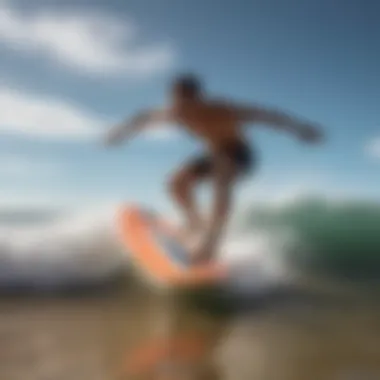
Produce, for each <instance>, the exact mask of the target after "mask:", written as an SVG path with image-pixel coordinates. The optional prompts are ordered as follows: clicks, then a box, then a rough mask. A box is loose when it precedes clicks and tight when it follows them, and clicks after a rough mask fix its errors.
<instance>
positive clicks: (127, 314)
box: [0, 287, 380, 380]
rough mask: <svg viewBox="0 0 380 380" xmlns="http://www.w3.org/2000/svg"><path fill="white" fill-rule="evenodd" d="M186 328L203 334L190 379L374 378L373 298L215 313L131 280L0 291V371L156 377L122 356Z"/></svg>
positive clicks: (376, 329) (379, 334) (379, 317)
mask: <svg viewBox="0 0 380 380" xmlns="http://www.w3.org/2000/svg"><path fill="white" fill-rule="evenodd" d="M184 332H190V333H191V335H192V336H197V337H200V338H201V339H204V340H205V341H207V344H206V346H205V347H206V348H205V352H203V360H201V361H199V362H195V363H193V367H197V366H199V372H197V374H196V375H195V374H193V375H192V376H193V377H192V378H194V379H201V378H202V376H203V378H204V379H210V380H211V379H224V380H237V379H239V380H253V379H255V380H260V379H262V380H271V379H273V380H277V379H278V380H305V379H307V380H329V379H331V380H340V379H342V380H346V379H347V380H351V379H352V380H355V379H358V380H366V379H368V380H372V379H380V344H379V343H380V305H378V304H376V302H375V301H374V300H373V299H372V300H365V299H363V298H362V297H357V296H352V297H345V298H344V299H343V298H342V299H340V298H336V297H333V298H331V297H330V298H329V297H326V296H325V295H323V296H322V297H320V298H318V297H317V298H315V297H310V299H308V298H304V299H302V300H301V299H298V300H293V301H287V302H278V301H277V302H273V303H269V304H266V305H265V306H258V307H254V308H253V309H252V310H250V311H246V312H245V313H243V314H239V313H234V314H233V315H229V316H228V317H227V316H226V317H223V318H221V317H220V316H219V317H217V316H215V315H213V314H210V313H208V312H206V311H205V310H203V309H196V308H189V307H186V306H184V305H182V304H181V306H180V305H179V304H177V302H176V300H175V299H173V298H169V297H159V296H157V295H154V294H152V293H151V292H148V291H147V290H146V289H140V288H139V289H137V288H134V287H133V288H131V289H129V290H127V291H122V292H110V293H108V294H103V295H87V296H86V295H82V296H80V297H64V298H63V297H42V298H39V297H15V298H10V297H7V298H4V299H1V300H0V380H61V379H62V380H77V379H78V380H85V379H91V380H98V379H99V380H105V379H109V380H114V379H128V380H132V379H140V378H141V379H143V378H145V379H148V378H149V379H153V378H154V377H153V376H151V375H150V374H149V373H147V374H145V377H144V376H143V375H144V373H142V372H140V373H134V374H132V373H130V372H129V370H128V368H127V366H126V365H127V363H128V360H129V359H130V358H131V357H132V355H133V353H134V352H135V350H136V349H137V348H138V347H140V346H141V345H144V344H145V343H146V342H149V341H151V340H152V339H153V340H154V339H156V338H159V337H161V338H162V337H169V336H174V337H175V336H177V335H178V334H181V333H184ZM203 370H204V371H203ZM202 371H203V372H204V374H203V375H202V376H201V375H200V373H202ZM158 378H159V377H156V379H158ZM161 378H165V379H169V377H161ZM171 378H173V377H171ZM175 378H176V379H177V380H179V379H180V376H179V377H178V376H175ZM184 378H185V377H184ZM186 378H187V379H188V378H191V377H186Z"/></svg>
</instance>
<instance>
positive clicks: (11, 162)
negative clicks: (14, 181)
mask: <svg viewBox="0 0 380 380" xmlns="http://www.w3.org/2000/svg"><path fill="white" fill-rule="evenodd" d="M61 174H62V166H61V165H58V164H57V163H53V162H51V161H46V160H40V159H36V158H34V157H30V156H27V155H0V175H1V176H6V177H15V176H17V177H22V178H25V177H28V176H33V177H35V176H36V175H38V176H40V175H44V176H46V175H47V176H52V175H61Z"/></svg>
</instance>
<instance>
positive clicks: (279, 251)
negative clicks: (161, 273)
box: [0, 199, 380, 288]
mask: <svg viewBox="0 0 380 380" xmlns="http://www.w3.org/2000/svg"><path fill="white" fill-rule="evenodd" d="M12 215H13V214H12ZM115 217H116V208H114V207H110V208H108V209H105V210H97V211H92V212H83V213H81V214H77V215H72V214H71V215H70V214H69V215H55V216H54V217H53V216H50V217H48V218H44V219H43V220H42V221H41V218H40V217H36V218H32V217H30V215H29V216H28V218H26V219H25V220H24V223H14V220H12V222H9V221H8V222H7V220H4V218H1V216H0V222H1V223H0V287H2V288H4V287H12V286H16V287H17V286H28V287H65V286H69V285H70V286H72V285H74V286H76V285H82V284H99V283H102V282H104V281H108V280H110V279H113V278H116V277H117V276H120V274H121V273H127V268H128V255H127V252H126V251H125V250H124V249H123V248H122V247H121V245H120V243H119V241H118V238H117V235H116V225H115ZM19 219H20V218H19ZM21 219H22V218H21ZM379 253H380V205H379V204H374V203H364V202H345V203H337V202H335V203H334V202H329V201H325V200H315V199H314V200H299V201H296V202H292V203H288V204H286V205H283V206H273V205H266V206H261V207H260V208H258V207H257V206H254V207H252V208H250V209H248V210H247V211H246V212H245V213H244V215H242V216H241V217H240V218H239V223H237V225H236V226H235V228H233V229H232V231H231V232H230V233H229V234H228V235H227V236H226V237H225V240H224V241H223V244H222V249H221V253H220V260H223V261H226V262H228V263H230V265H231V266H235V267H234V268H235V270H236V271H237V276H236V278H238V279H240V283H239V286H245V287H246V288H253V287H255V288H257V286H258V284H259V283H260V284H265V283H267V282H268V281H269V282H271V281H272V282H273V280H274V279H278V278H285V277H286V278H288V277H289V273H290V271H291V270H292V269H293V268H298V269H301V270H303V271H313V272H319V271H322V272H323V273H329V274H331V275H333V276H345V277H350V278H353V279H359V278H360V279H379V277H380V256H379ZM238 282H239V281H236V283H235V286H236V284H238Z"/></svg>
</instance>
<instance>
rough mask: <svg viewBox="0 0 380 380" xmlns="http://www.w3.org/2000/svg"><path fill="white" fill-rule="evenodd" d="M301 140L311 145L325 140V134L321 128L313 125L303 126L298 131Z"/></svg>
mask: <svg viewBox="0 0 380 380" xmlns="http://www.w3.org/2000/svg"><path fill="white" fill-rule="evenodd" d="M298 137H299V138H300V140H302V141H305V142H310V143H318V142H321V141H322V139H323V134H322V131H321V130H320V128H317V127H316V126H313V125H311V124H303V125H301V126H300V128H299V130H298Z"/></svg>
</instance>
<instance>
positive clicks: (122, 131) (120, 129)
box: [105, 110, 171, 145]
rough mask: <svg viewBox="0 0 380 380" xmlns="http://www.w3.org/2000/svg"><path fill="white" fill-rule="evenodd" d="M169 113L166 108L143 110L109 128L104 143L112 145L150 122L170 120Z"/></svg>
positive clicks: (130, 136)
mask: <svg viewBox="0 0 380 380" xmlns="http://www.w3.org/2000/svg"><path fill="white" fill-rule="evenodd" d="M170 121H171V115H170V112H169V111H167V110H153V111H144V112H141V113H139V114H137V115H136V116H135V117H133V118H132V119H130V120H129V121H127V122H123V123H121V124H118V125H116V126H114V127H113V128H111V130H110V131H109V132H108V133H107V135H106V137H105V143H106V144H107V145H112V144H116V143H119V142H121V141H123V140H126V139H130V138H132V137H133V136H135V135H136V134H138V133H140V132H141V131H142V130H143V129H145V128H146V127H147V126H148V125H150V124H155V123H163V122H170Z"/></svg>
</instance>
